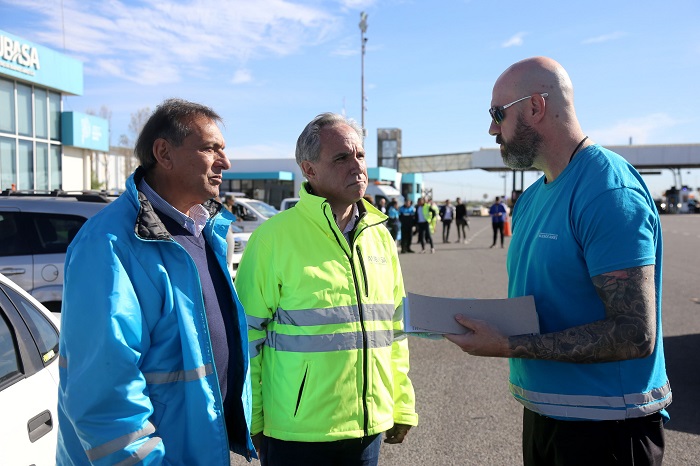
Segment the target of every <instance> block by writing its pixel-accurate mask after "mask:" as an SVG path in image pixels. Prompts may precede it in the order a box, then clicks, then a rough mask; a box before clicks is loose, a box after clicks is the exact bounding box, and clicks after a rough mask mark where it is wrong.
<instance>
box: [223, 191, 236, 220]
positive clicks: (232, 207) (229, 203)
mask: <svg viewBox="0 0 700 466" xmlns="http://www.w3.org/2000/svg"><path fill="white" fill-rule="evenodd" d="M224 207H225V208H226V210H228V211H229V212H230V213H231V215H233V221H234V222H235V221H236V220H237V216H236V213H237V209H236V196H234V195H233V194H227V195H226V196H225V197H224Z"/></svg>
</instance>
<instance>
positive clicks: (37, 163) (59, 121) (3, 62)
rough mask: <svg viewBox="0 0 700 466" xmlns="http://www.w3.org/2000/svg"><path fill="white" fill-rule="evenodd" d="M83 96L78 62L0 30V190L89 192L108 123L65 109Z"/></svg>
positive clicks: (106, 148) (106, 146)
mask: <svg viewBox="0 0 700 466" xmlns="http://www.w3.org/2000/svg"><path fill="white" fill-rule="evenodd" d="M82 94H83V65H82V63H81V62H79V61H77V60H75V59H73V58H71V57H68V56H66V55H64V54H61V53H59V52H56V51H54V50H51V49H49V48H46V47H42V46H40V45H36V44H33V43H31V42H29V41H27V40H25V39H22V38H20V37H18V36H15V35H13V34H10V33H8V32H5V31H2V30H0V190H23V191H24V190H36V191H52V190H56V189H62V190H66V191H73V190H86V189H90V186H91V165H90V160H91V158H94V156H95V155H96V154H99V153H103V154H107V153H108V152H109V124H108V121H107V120H105V119H103V118H98V117H95V116H92V115H86V114H82V113H78V112H64V111H63V100H64V96H78V95H82Z"/></svg>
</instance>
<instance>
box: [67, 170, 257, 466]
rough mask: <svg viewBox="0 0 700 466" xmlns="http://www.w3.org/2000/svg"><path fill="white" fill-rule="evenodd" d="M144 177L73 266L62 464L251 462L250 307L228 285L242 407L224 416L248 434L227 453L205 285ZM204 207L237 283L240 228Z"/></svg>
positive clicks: (100, 217) (76, 244) (91, 230)
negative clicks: (231, 246)
mask: <svg viewBox="0 0 700 466" xmlns="http://www.w3.org/2000/svg"><path fill="white" fill-rule="evenodd" d="M142 176H143V171H142V170H141V169H137V171H136V172H135V173H134V174H133V175H132V176H131V177H129V179H128V180H127V185H126V188H127V189H126V192H125V193H124V194H122V195H121V196H120V197H119V198H118V199H116V200H115V201H114V202H112V204H110V205H109V206H107V207H106V208H105V209H103V210H102V211H101V212H100V213H99V214H97V215H96V216H94V217H92V218H91V219H90V220H88V222H87V223H86V224H85V226H84V227H83V228H82V229H81V230H80V232H79V233H78V235H77V236H76V238H75V240H74V241H73V242H72V244H71V246H70V247H69V249H68V252H67V254H66V262H65V286H64V296H63V312H62V317H61V337H60V346H59V366H60V384H59V394H58V418H59V431H58V448H57V453H56V461H57V464H58V465H83V464H98V465H107V464H110V465H111V464H116V463H120V462H124V464H127V463H128V464H135V463H136V462H138V461H142V463H141V464H149V465H150V464H168V465H174V464H181V465H207V466H210V465H227V466H228V464H229V462H230V460H229V448H230V449H231V450H233V451H235V452H236V453H239V454H242V455H244V456H246V457H247V458H248V459H249V460H250V458H251V456H252V457H255V451H254V448H253V444H252V442H251V439H250V416H251V402H250V398H251V390H250V367H249V357H248V339H247V325H246V319H245V313H244V312H243V306H242V305H241V304H240V301H239V300H238V296H237V294H236V291H235V290H234V288H233V285H232V284H231V295H232V299H233V300H234V301H235V304H236V308H237V314H238V323H239V326H238V329H237V330H238V332H237V337H238V338H236V339H235V340H236V341H235V343H233V344H231V355H232V361H231V364H230V368H231V370H236V371H237V373H236V374H235V377H234V380H236V381H237V383H238V385H237V386H232V383H230V384H229V388H228V389H229V390H231V391H233V392H235V393H241V401H240V403H238V404H237V406H236V412H235V413H227V416H229V417H231V416H244V417H245V421H246V422H245V425H246V428H245V435H241V437H244V438H235V439H231V440H230V441H229V439H228V433H227V428H226V422H225V418H224V413H223V407H222V405H223V402H222V399H221V391H220V389H219V383H218V376H217V373H216V367H215V366H214V356H213V352H212V347H211V343H210V339H209V328H208V325H207V320H206V313H205V309H204V302H203V297H202V292H201V286H200V282H199V279H198V277H199V275H198V272H197V269H196V267H195V263H194V261H193V260H192V258H191V257H190V256H189V254H187V252H186V251H185V250H184V248H182V246H180V245H179V244H178V243H176V242H175V241H174V240H173V239H172V238H171V237H170V235H169V234H168V232H167V231H166V229H165V227H164V226H163V224H162V223H161V222H160V219H159V218H158V216H157V215H156V213H155V212H154V211H153V208H152V207H151V204H150V203H149V202H148V201H147V200H146V198H145V197H144V196H143V194H142V193H140V192H139V191H137V189H136V185H137V184H138V181H139V180H140V178H141V177H142ZM204 206H205V207H206V208H208V209H209V210H210V213H211V218H210V219H209V221H208V222H207V224H206V227H205V229H204V231H203V234H204V235H205V238H206V241H207V243H209V244H210V246H211V247H212V249H213V250H214V252H215V254H216V256H217V258H218V261H219V265H220V266H221V269H222V270H223V271H224V273H225V274H226V276H228V271H227V267H226V260H225V259H226V240H225V236H226V232H227V230H228V227H229V224H230V223H231V221H230V219H228V216H227V218H224V217H222V215H220V211H221V205H220V204H219V203H215V202H213V201H209V202H207V203H205V204H204ZM233 358H236V359H235V360H234V359H233ZM239 419H240V417H239ZM129 459H130V460H131V461H133V463H132V462H129V461H128V460H129Z"/></svg>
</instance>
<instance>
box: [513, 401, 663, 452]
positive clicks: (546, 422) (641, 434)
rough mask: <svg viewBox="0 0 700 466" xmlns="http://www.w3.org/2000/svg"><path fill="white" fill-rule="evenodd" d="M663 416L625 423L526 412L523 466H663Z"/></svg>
mask: <svg viewBox="0 0 700 466" xmlns="http://www.w3.org/2000/svg"><path fill="white" fill-rule="evenodd" d="M663 456H664V426H663V420H662V418H661V414H659V413H654V414H650V415H649V416H646V417H640V418H632V419H625V420H622V421H560V420H557V419H552V418H550V417H547V416H542V415H540V414H537V413H535V412H533V411H530V410H529V409H527V408H525V409H524V411H523V464H524V466H592V465H595V466H613V465H615V466H628V465H634V466H661V462H662V460H663Z"/></svg>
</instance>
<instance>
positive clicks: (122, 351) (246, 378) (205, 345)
mask: <svg viewBox="0 0 700 466" xmlns="http://www.w3.org/2000/svg"><path fill="white" fill-rule="evenodd" d="M491 105H492V107H491V108H490V110H489V112H490V117H491V123H490V127H489V133H490V134H491V135H493V136H494V137H495V138H496V142H497V143H498V144H499V145H500V149H501V155H502V157H503V160H504V162H505V164H506V165H507V166H509V167H511V168H513V169H526V168H530V167H534V168H536V169H538V170H540V171H542V172H543V174H544V175H543V176H542V177H541V178H540V179H539V180H538V181H537V182H535V183H534V184H533V185H532V186H530V187H529V188H528V189H527V190H526V191H525V192H524V193H523V194H522V195H521V196H520V198H519V199H518V200H517V202H516V204H515V205H514V207H513V212H512V224H513V236H512V239H511V242H510V244H509V248H508V260H507V265H506V266H507V268H508V297H519V296H525V295H532V296H534V299H535V303H536V307H537V312H538V315H539V321H540V322H539V323H540V329H541V333H540V334H528V335H515V336H510V337H506V336H504V335H502V334H501V333H500V332H498V330H496V329H495V328H494V327H492V326H490V325H489V324H487V323H486V322H483V321H478V320H472V319H467V318H465V317H463V316H461V315H458V316H456V320H457V322H459V323H460V324H461V325H462V326H464V327H465V328H466V329H468V330H469V331H468V332H466V333H464V334H460V335H445V338H446V339H447V340H449V342H451V343H453V344H455V345H457V346H458V347H459V348H461V349H462V350H463V351H465V352H467V353H469V354H471V355H474V356H487V357H504V358H509V362H510V377H509V381H507V382H506V381H504V384H506V383H507V384H508V386H509V387H510V391H511V393H512V395H513V397H514V398H515V400H517V401H518V402H520V403H521V404H522V405H523V432H522V456H523V463H524V464H525V465H528V466H531V465H532V466H534V465H538V466H539V465H567V466H571V465H598V464H600V465H602V464H606V465H607V464H621V465H628V464H635V465H641V464H643V465H660V464H661V462H662V459H663V453H664V423H665V422H666V421H667V420H668V418H669V416H668V413H667V412H666V409H665V408H666V407H667V406H668V405H669V404H670V403H671V389H670V385H669V382H668V379H667V377H666V370H665V362H664V352H663V340H662V332H661V269H662V237H661V226H660V223H659V216H658V213H657V211H656V208H655V205H654V201H653V199H652V197H651V196H650V194H649V191H648V189H647V188H646V185H645V184H644V181H643V180H642V178H641V176H640V175H639V173H638V172H637V171H636V170H635V169H634V168H633V167H632V166H631V165H630V164H629V163H627V162H626V161H625V160H624V159H623V158H622V157H620V156H619V155H617V154H615V153H613V152H611V151H609V150H607V149H605V148H603V147H601V146H600V145H598V144H596V143H595V142H593V141H592V140H590V138H588V137H586V135H585V133H584V132H583V130H582V129H581V127H580V125H579V123H578V119H577V117H576V113H575V110H574V99H573V86H572V84H571V81H570V79H569V76H568V74H567V73H566V71H565V70H564V69H563V67H562V66H561V65H560V64H559V63H557V62H556V61H554V60H552V59H550V58H546V57H533V58H528V59H525V60H522V61H519V62H517V63H515V64H513V65H511V66H510V67H509V68H507V69H506V70H505V71H504V72H503V73H502V74H501V75H500V77H499V78H498V79H497V80H496V83H495V85H494V87H493V92H492V97H491ZM220 123H221V118H220V116H219V115H218V114H217V113H216V112H215V111H214V110H212V109H211V108H209V107H206V106H203V105H200V104H197V103H193V102H188V101H185V100H181V99H169V100H166V101H164V102H163V103H162V104H161V105H159V106H158V107H157V108H156V110H155V111H154V113H153V114H152V115H151V117H150V119H149V120H148V122H147V123H146V125H145V126H144V128H143V130H142V131H141V133H140V135H139V137H138V141H137V143H136V147H135V153H136V155H137V157H138V159H139V162H140V166H139V167H138V168H137V169H136V171H135V172H134V173H133V174H132V175H131V176H130V177H129V179H128V180H127V185H126V191H125V193H124V194H122V195H121V196H120V197H119V198H117V199H116V200H115V201H113V202H112V203H111V204H110V205H109V206H107V207H106V208H105V209H103V210H102V211H101V212H100V213H99V214H97V215H96V216H94V217H92V218H91V219H90V220H88V221H87V223H86V224H85V225H84V227H83V228H82V229H81V230H80V232H79V233H78V235H77V236H76V238H75V240H74V241H73V242H72V244H71V246H70V247H69V250H68V252H67V255H66V265H65V290H64V300H63V309H62V317H61V335H60V345H59V372H60V383H59V396H58V398H59V401H58V418H59V419H58V448H57V464H58V465H59V466H65V465H87V464H137V463H140V462H141V463H143V464H169V465H189V466H192V465H206V466H213V465H221V466H223V465H229V463H230V453H231V452H234V453H236V454H239V455H242V456H243V457H245V458H247V459H248V460H251V459H253V458H259V459H260V461H261V463H262V464H263V465H270V466H274V465H292V466H294V465H304V466H314V465H319V466H320V465H365V466H372V465H375V466H376V465H377V464H378V461H379V455H380V450H381V446H382V440H383V442H384V443H388V444H399V443H402V442H404V441H405V439H406V438H407V435H409V434H410V431H411V429H413V428H415V426H417V425H418V421H419V418H418V414H417V413H416V396H418V397H420V396H431V395H430V394H429V393H424V392H422V387H420V386H416V387H414V384H413V383H412V382H411V379H410V378H409V344H408V343H409V342H408V339H407V338H406V334H405V333H404V332H403V306H404V299H405V296H406V292H405V290H404V283H403V279H402V275H401V267H400V263H399V259H398V251H397V248H396V245H395V241H394V239H393V238H392V234H391V233H390V230H389V229H388V228H386V227H385V222H386V221H387V220H388V219H389V218H393V219H396V218H398V219H399V222H400V225H401V233H402V237H405V238H407V239H409V240H410V238H411V237H412V231H411V230H408V227H407V226H406V225H405V224H404V222H403V219H404V217H405V216H410V217H412V218H415V219H416V220H417V221H416V225H417V229H418V234H419V235H420V236H419V241H421V245H422V247H423V249H424V250H425V248H426V242H427V245H429V247H430V250H431V251H433V250H434V246H433V243H432V237H431V226H430V225H431V222H432V221H433V220H434V219H436V217H437V216H438V215H439V212H438V211H437V210H436V209H435V208H434V207H432V206H431V205H430V203H428V202H426V201H425V200H424V199H420V200H419V201H418V202H417V206H415V207H413V206H412V205H411V204H410V202H407V203H406V204H405V205H404V206H401V207H398V208H397V207H396V206H393V208H394V209H395V210H396V213H392V215H385V214H383V213H382V212H380V211H379V210H378V209H377V208H376V207H375V206H373V205H372V204H370V203H368V202H366V201H365V200H363V195H364V194H365V190H366V187H367V182H368V179H367V167H366V160H365V151H364V148H363V129H362V128H360V127H359V125H358V124H357V123H356V122H354V121H353V120H348V119H346V118H345V117H343V116H341V115H338V114H333V113H322V114H320V115H318V116H317V117H315V118H314V119H313V120H311V121H310V122H309V123H308V124H307V125H306V127H305V128H304V129H303V130H302V132H301V134H300V136H299V138H298V140H297V145H296V161H297V163H298V165H299V167H300V168H301V170H302V172H303V174H304V177H305V178H306V181H305V182H304V183H303V186H302V188H301V190H300V193H299V197H300V200H299V202H298V204H297V205H296V206H295V207H294V208H293V209H289V210H285V211H284V212H281V213H280V214H278V215H275V216H274V217H272V218H271V219H269V220H267V221H266V222H265V223H264V224H263V225H262V226H260V227H258V228H257V229H256V230H255V232H254V233H253V234H252V236H251V237H250V240H249V242H248V244H247V247H246V249H245V253H244V255H243V258H242V260H241V263H240V266H239V269H238V272H237V276H236V281H235V286H234V283H233V281H232V280H231V277H230V275H229V272H228V270H227V267H226V261H225V256H226V240H225V237H226V232H227V231H228V230H229V226H230V224H231V222H232V220H233V217H232V215H231V213H230V212H229V211H228V210H227V209H225V208H224V207H223V206H222V204H221V203H219V202H218V201H216V200H215V198H216V197H217V196H218V194H219V187H220V185H221V183H222V172H223V171H224V170H227V169H229V168H230V166H231V162H230V161H229V158H228V157H227V155H226V152H225V147H226V142H225V141H224V137H223V135H222V133H221V131H220V129H219V125H220ZM457 205H460V204H459V203H458V204H457ZM411 209H414V210H415V212H413V213H410V210H411ZM620 212H624V215H620ZM496 214H498V212H496ZM450 216H452V218H453V219H454V220H455V221H457V219H458V218H459V216H458V214H457V211H456V209H455V211H452V210H451V209H450V214H449V215H446V217H447V219H448V220H449V217H450ZM501 217H502V215H501ZM443 218H445V217H443ZM611 218H614V219H615V221H614V222H611V221H610V219H611ZM458 226H459V224H458ZM412 227H413V225H411V228H412ZM495 231H496V227H494V232H495ZM458 232H459V228H458ZM462 233H464V232H462ZM495 242H496V240H495V236H494V244H495ZM409 250H410V243H406V244H403V243H402V251H403V252H408V251H409ZM444 344H445V345H447V344H449V343H444ZM464 370H465V371H467V370H468V369H467V368H466V366H465V369H464ZM465 376H478V374H471V375H469V374H465ZM459 402H461V403H470V402H476V401H474V400H470V399H468V398H466V397H465V399H464V400H459ZM454 434H455V436H456V437H459V436H460V435H468V433H467V432H464V433H460V432H456V433H454ZM436 435H438V434H437V433H436Z"/></svg>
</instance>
